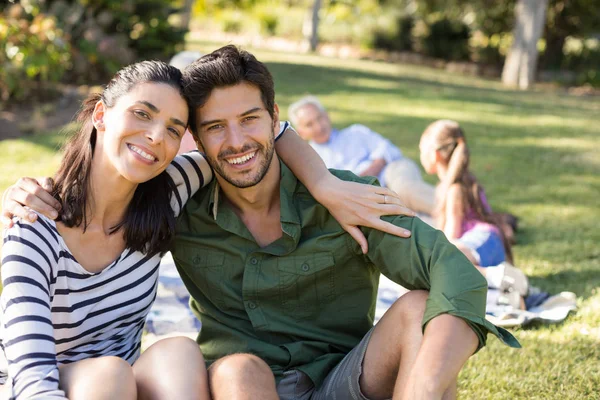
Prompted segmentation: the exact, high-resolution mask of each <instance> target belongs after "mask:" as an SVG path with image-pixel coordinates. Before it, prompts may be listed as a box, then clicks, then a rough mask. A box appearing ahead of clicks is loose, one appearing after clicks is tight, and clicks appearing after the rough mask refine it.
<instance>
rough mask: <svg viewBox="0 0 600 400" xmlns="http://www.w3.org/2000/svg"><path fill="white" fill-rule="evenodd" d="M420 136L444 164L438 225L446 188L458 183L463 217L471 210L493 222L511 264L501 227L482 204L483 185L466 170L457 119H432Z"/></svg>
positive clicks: (438, 193) (464, 146) (465, 151)
mask: <svg viewBox="0 0 600 400" xmlns="http://www.w3.org/2000/svg"><path fill="white" fill-rule="evenodd" d="M422 136H423V137H427V138H428V139H429V140H430V143H431V145H432V146H433V147H432V148H433V149H434V150H435V151H437V152H439V154H440V155H441V156H442V158H443V159H444V161H445V162H446V163H447V165H448V171H447V172H446V176H445V177H444V179H443V180H442V181H441V182H440V184H439V186H438V188H437V190H436V209H435V210H434V216H435V218H436V221H437V224H438V226H444V224H445V215H446V203H447V201H446V200H447V199H446V197H447V193H448V189H449V188H450V186H452V185H453V184H455V183H458V184H459V185H460V188H461V192H462V195H463V199H465V201H463V211H464V215H465V216H466V215H467V213H468V212H469V211H472V212H473V213H475V216H476V218H477V219H479V220H481V221H484V222H487V223H490V224H493V225H496V227H498V231H499V232H500V236H501V237H502V242H503V244H504V251H505V253H506V259H507V261H509V262H511V263H512V262H513V254H512V249H511V247H510V243H509V241H508V239H507V238H506V235H505V234H504V230H503V229H502V226H501V221H500V219H499V218H498V216H497V215H496V214H494V213H492V212H491V210H489V209H488V208H487V207H486V206H485V205H484V203H483V200H482V197H481V196H482V195H483V193H484V191H483V187H482V186H481V184H479V182H478V181H477V179H476V178H475V175H473V174H472V173H471V171H470V170H469V149H468V147H467V141H466V138H465V133H464V132H463V130H462V128H461V127H460V125H459V124H458V122H455V121H451V120H445V119H442V120H438V121H435V122H433V123H431V124H430V125H429V126H428V127H427V128H426V129H425V131H424V132H423V135H422Z"/></svg>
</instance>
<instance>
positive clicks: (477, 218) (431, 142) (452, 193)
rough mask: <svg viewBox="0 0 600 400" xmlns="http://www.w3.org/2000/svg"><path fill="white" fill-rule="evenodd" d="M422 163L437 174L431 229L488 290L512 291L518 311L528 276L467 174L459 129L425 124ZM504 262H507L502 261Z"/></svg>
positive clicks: (481, 192) (450, 123)
mask: <svg viewBox="0 0 600 400" xmlns="http://www.w3.org/2000/svg"><path fill="white" fill-rule="evenodd" d="M419 149H420V152H421V155H420V158H421V164H422V165H423V168H424V169H425V172H427V173H428V174H437V176H438V177H439V179H440V183H439V184H438V186H437V188H436V204H435V212H434V217H435V225H436V227H438V228H439V229H441V230H442V231H443V232H444V233H445V234H446V237H447V238H448V239H449V240H450V241H452V242H453V243H454V244H455V245H456V247H458V249H459V250H461V251H462V252H463V253H464V254H465V256H466V257H467V258H468V259H469V260H470V261H471V262H472V263H473V265H475V266H476V267H477V269H478V270H479V271H480V272H481V273H482V274H483V275H484V276H485V277H486V279H487V281H488V284H489V286H490V287H492V288H500V289H508V288H507V285H508V286H510V291H511V292H514V293H515V295H517V296H516V297H515V301H514V303H515V304H516V305H517V306H518V307H519V308H523V307H524V303H523V299H522V297H524V296H527V294H528V287H529V285H528V281H527V277H526V276H525V275H524V274H523V273H522V272H521V271H520V270H518V269H517V268H515V267H513V266H512V265H510V264H509V263H512V252H511V248H510V244H509V242H508V240H507V239H506V238H505V237H504V233H503V230H502V229H501V228H500V226H499V222H500V221H498V219H497V217H496V216H495V215H494V214H493V213H492V210H491V207H490V205H489V204H488V201H487V198H486V195H485V191H484V189H483V187H482V186H481V184H480V183H479V182H478V181H477V179H476V178H475V175H474V174H473V173H472V172H471V171H470V170H469V149H468V147H467V142H466V139H465V135H464V132H463V130H462V129H461V127H460V125H459V124H458V123H457V122H455V121H450V120H438V121H435V122H433V123H432V124H430V125H429V126H428V127H427V128H426V129H425V131H424V132H423V134H422V136H421V141H420V144H419ZM505 261H508V263H506V262H505Z"/></svg>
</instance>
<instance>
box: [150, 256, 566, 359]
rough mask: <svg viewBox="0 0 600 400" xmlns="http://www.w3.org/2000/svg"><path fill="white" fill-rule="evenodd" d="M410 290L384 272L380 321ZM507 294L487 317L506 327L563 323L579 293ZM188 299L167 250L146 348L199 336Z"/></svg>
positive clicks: (495, 298)
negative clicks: (523, 297) (510, 299)
mask: <svg viewBox="0 0 600 400" xmlns="http://www.w3.org/2000/svg"><path fill="white" fill-rule="evenodd" d="M407 291H408V290H406V289H405V288H403V287H401V286H400V285H398V284H396V283H394V282H392V281H390V280H389V279H388V278H386V277H385V276H383V275H382V276H381V278H380V281H379V291H378V293H377V306H376V310H375V321H376V322H377V321H378V320H379V319H380V318H381V317H382V316H383V314H384V313H385V312H386V311H387V309H388V308H389V307H390V306H391V305H392V304H393V303H394V302H395V301H396V300H397V299H398V298H399V297H400V296H402V295H403V294H404V293H406V292H407ZM503 295H504V294H503V293H500V291H498V290H494V289H489V290H488V298H487V308H486V313H487V318H488V319H489V320H490V321H491V322H492V323H494V324H496V325H498V326H502V327H514V326H522V325H527V324H529V323H531V322H533V321H540V322H543V323H556V322H560V321H563V320H564V319H565V318H566V317H567V316H568V315H569V313H570V312H572V311H574V310H576V308H577V302H576V296H575V294H573V293H571V292H562V293H559V294H558V295H555V296H550V297H548V298H547V299H546V300H545V301H544V302H542V303H541V304H539V305H538V306H536V307H534V308H531V309H530V310H528V311H524V310H519V309H516V308H514V307H512V306H510V305H508V304H505V303H506V302H504V301H502V296H503ZM188 302H189V294H188V291H187V289H186V288H185V286H184V285H183V282H182V281H181V278H180V277H179V273H178V272H177V269H176V268H175V264H174V262H173V258H172V256H171V253H167V254H166V255H165V257H163V259H162V263H161V265H160V273H159V282H158V291H157V295H156V301H155V302H154V305H153V306H152V309H151V310H150V313H149V314H148V318H147V320H146V336H145V337H144V346H143V347H144V348H146V347H147V346H149V345H150V344H152V343H154V342H155V341H156V340H158V339H160V338H163V337H168V336H178V335H185V336H188V337H191V338H195V337H196V335H197V334H198V332H199V330H200V327H201V324H200V321H198V320H197V319H196V317H194V315H193V314H192V312H191V310H190V308H189V306H188Z"/></svg>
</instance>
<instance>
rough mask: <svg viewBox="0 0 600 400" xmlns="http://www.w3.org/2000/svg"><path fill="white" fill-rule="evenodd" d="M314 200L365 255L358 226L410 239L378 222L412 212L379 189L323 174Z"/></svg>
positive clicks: (402, 231) (389, 192)
mask: <svg viewBox="0 0 600 400" xmlns="http://www.w3.org/2000/svg"><path fill="white" fill-rule="evenodd" d="M314 192H315V193H314V196H315V199H316V200H317V201H318V202H319V203H321V204H323V205H324V206H325V207H326V208H327V209H328V210H329V212H330V213H331V215H333V217H334V218H335V219H336V220H337V221H338V222H339V223H340V225H341V226H342V228H344V230H345V231H347V232H348V233H349V234H350V235H351V236H352V237H353V238H354V240H356V241H357V242H358V244H359V245H360V247H361V249H362V252H363V253H364V254H366V253H367V251H368V250H369V246H368V243H367V239H366V238H365V235H364V234H363V233H362V231H361V230H360V228H359V227H360V226H365V227H369V228H373V229H377V230H380V231H382V232H387V233H389V234H392V235H396V236H400V237H405V238H406V237H410V231H408V230H406V229H403V228H400V227H399V226H396V225H394V224H392V223H389V222H386V221H384V220H382V219H381V217H382V216H384V215H398V214H402V215H407V216H411V217H413V216H414V215H415V213H414V212H413V211H412V210H410V209H408V208H406V207H405V206H404V205H402V203H401V202H400V198H399V197H398V195H397V194H396V193H395V192H393V191H392V190H390V189H387V188H383V187H380V186H373V185H366V184H362V183H357V182H348V181H343V180H341V179H338V178H337V177H335V176H334V175H332V174H326V175H323V177H322V179H321V180H320V181H319V182H318V185H317V187H315V190H314Z"/></svg>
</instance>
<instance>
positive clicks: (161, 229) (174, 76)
mask: <svg viewBox="0 0 600 400" xmlns="http://www.w3.org/2000/svg"><path fill="white" fill-rule="evenodd" d="M142 83H162V84H166V85H169V86H171V87H173V88H175V89H176V90H177V91H178V92H179V93H180V94H181V95H182V97H183V98H184V99H185V96H184V95H183V85H182V75H181V71H179V70H178V69H177V68H175V67H172V66H170V65H168V64H165V63H164V62H160V61H143V62H139V63H137V64H133V65H129V66H127V67H125V68H123V69H121V70H120V71H119V72H117V73H116V75H115V76H114V77H113V78H112V80H111V81H110V83H109V84H108V85H107V87H106V88H105V89H104V91H103V92H102V93H97V94H92V95H90V96H89V97H88V98H87V99H86V100H85V101H84V102H83V104H82V106H81V109H80V110H79V113H78V115H77V121H78V122H79V124H80V125H79V129H78V130H77V132H75V134H74V135H73V136H72V137H71V138H70V140H69V141H67V143H66V144H65V146H64V153H65V154H64V156H63V159H62V162H61V164H60V167H59V170H58V172H57V173H56V175H55V177H54V180H55V182H56V183H55V186H54V190H53V193H52V194H53V196H54V197H55V198H56V199H57V200H58V201H60V203H61V205H62V208H61V212H60V215H59V220H60V221H61V222H62V223H63V224H65V225H66V226H68V227H74V226H82V225H83V229H84V231H85V229H86V228H87V226H88V212H89V207H90V204H91V203H92V202H93V199H92V198H91V191H90V171H91V166H92V157H93V156H94V149H95V148H96V139H97V132H96V128H95V127H94V125H93V123H92V114H93V111H94V107H95V105H96V103H97V102H98V101H100V100H102V102H103V103H104V105H105V106H106V107H107V108H111V107H114V106H115V104H116V102H117V100H119V98H121V97H122V96H124V95H126V94H127V93H128V92H129V91H131V90H132V89H133V88H134V87H135V86H136V85H139V84H142ZM188 107H189V106H188ZM194 118H195V117H194V109H193V108H191V107H189V120H193V119H194ZM174 191H175V184H174V183H173V180H172V179H171V177H170V176H169V175H168V174H167V172H166V171H163V172H162V173H160V174H159V175H157V176H155V177H154V178H152V179H150V180H149V181H147V182H144V183H140V184H139V185H138V186H137V188H136V190H135V193H134V195H133V199H132V200H131V203H129V206H128V207H127V211H126V212H125V216H124V218H123V220H122V221H121V222H120V223H119V224H117V225H116V226H114V227H112V228H111V234H113V233H116V232H118V231H120V230H121V229H123V234H124V237H125V244H126V246H127V248H129V249H131V250H134V251H141V252H143V253H146V254H147V255H149V256H152V255H154V254H157V253H161V254H162V253H164V252H166V251H167V250H168V249H169V244H170V242H171V239H172V237H173V234H174V232H175V216H174V214H173V210H172V208H171V206H170V200H171V199H170V196H171V194H172V193H174Z"/></svg>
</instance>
